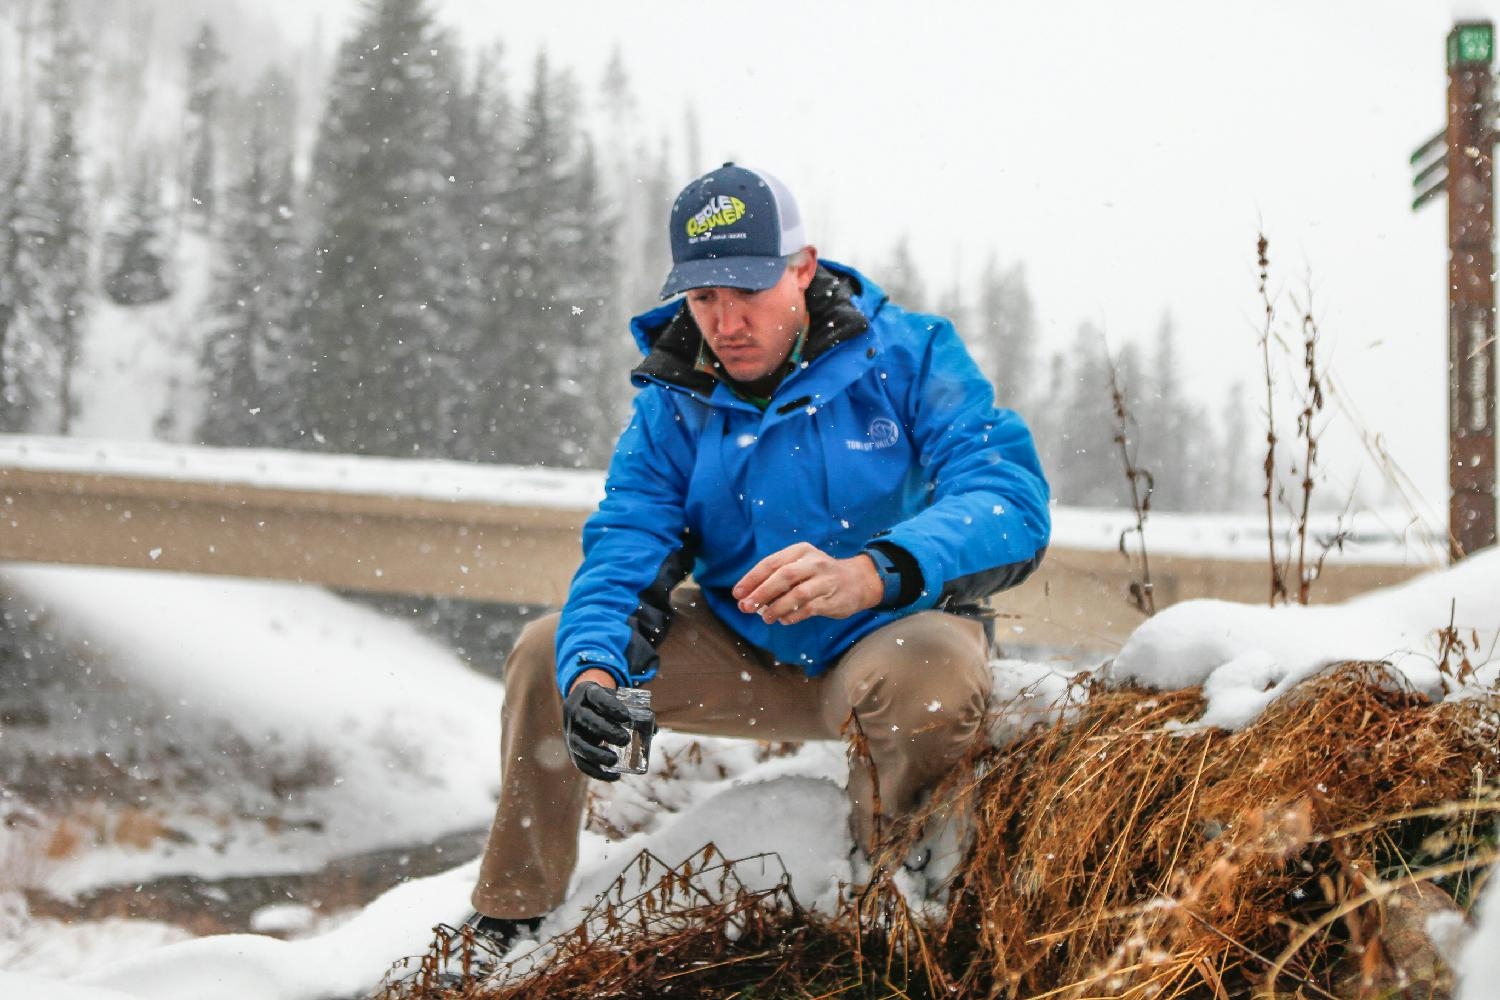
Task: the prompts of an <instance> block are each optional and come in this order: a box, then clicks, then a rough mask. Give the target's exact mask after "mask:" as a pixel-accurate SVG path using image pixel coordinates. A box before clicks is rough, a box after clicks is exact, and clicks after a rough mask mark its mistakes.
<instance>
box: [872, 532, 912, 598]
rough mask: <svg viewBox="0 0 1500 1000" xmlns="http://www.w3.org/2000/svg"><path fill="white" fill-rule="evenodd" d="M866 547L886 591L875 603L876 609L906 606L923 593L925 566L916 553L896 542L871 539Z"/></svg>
mask: <svg viewBox="0 0 1500 1000" xmlns="http://www.w3.org/2000/svg"><path fill="white" fill-rule="evenodd" d="M864 551H865V554H866V555H868V556H869V557H870V560H871V561H872V562H873V563H874V564H875V569H876V571H877V572H878V573H879V574H880V582H881V583H882V584H884V586H885V594H884V595H883V596H882V597H881V599H880V603H879V604H877V605H875V609H876V610H877V611H890V610H893V609H896V608H904V607H906V606H907V605H909V604H913V603H915V602H916V600H917V598H919V597H921V596H922V567H921V565H920V564H919V563H918V562H917V558H916V556H914V555H912V554H911V553H910V552H908V551H906V550H905V549H903V548H902V547H901V546H899V545H897V544H896V543H895V542H885V541H876V542H871V543H870V544H869V545H866V546H865V548H864Z"/></svg>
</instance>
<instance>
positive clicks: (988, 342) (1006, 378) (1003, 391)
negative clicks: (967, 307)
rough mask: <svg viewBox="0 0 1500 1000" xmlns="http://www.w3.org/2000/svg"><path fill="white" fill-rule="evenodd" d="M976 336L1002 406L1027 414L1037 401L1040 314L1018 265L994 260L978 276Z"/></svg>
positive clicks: (983, 363)
mask: <svg viewBox="0 0 1500 1000" xmlns="http://www.w3.org/2000/svg"><path fill="white" fill-rule="evenodd" d="M974 311H975V314H976V315H975V325H974V331H973V333H972V334H971V336H972V338H973V339H974V340H975V342H976V343H977V344H979V345H982V350H976V356H978V355H981V354H982V356H983V358H984V362H982V363H981V367H982V368H983V370H984V373H985V375H987V376H988V377H989V379H990V381H991V382H992V383H994V386H995V397H996V399H997V400H998V401H999V404H1000V405H1001V406H1006V407H1010V408H1012V409H1016V410H1021V411H1022V412H1025V411H1027V410H1029V409H1030V405H1029V404H1030V402H1031V400H1032V399H1033V398H1036V396H1037V394H1036V393H1035V390H1034V387H1033V386H1032V376H1033V369H1034V367H1035V365H1036V337H1037V333H1036V316H1035V312H1034V309H1033V307H1032V303H1031V290H1030V289H1029V288H1028V287H1027V286H1026V271H1025V269H1024V268H1023V267H1022V266H1021V264H1019V263H1017V264H1014V265H1012V266H1011V267H1008V268H1005V269H1003V270H1002V269H1001V268H1000V267H999V265H998V264H997V262H996V261H995V258H994V257H991V258H990V259H989V261H988V263H986V264H985V268H984V271H983V273H982V274H981V275H980V277H979V300H978V302H977V303H976V305H975V310H974Z"/></svg>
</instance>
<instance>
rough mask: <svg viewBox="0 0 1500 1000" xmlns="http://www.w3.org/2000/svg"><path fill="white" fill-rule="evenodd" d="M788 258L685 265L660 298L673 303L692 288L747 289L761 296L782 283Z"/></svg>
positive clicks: (716, 260)
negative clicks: (680, 294) (777, 283)
mask: <svg viewBox="0 0 1500 1000" xmlns="http://www.w3.org/2000/svg"><path fill="white" fill-rule="evenodd" d="M786 264H787V258H785V257H709V258H707V259H706V260H688V261H683V262H682V263H681V264H678V265H677V266H676V267H674V268H672V271H671V273H670V274H668V275H667V283H666V284H664V285H662V286H661V297H662V298H664V299H670V298H671V297H672V296H674V295H676V294H677V293H678V292H685V291H687V290H688V289H690V288H748V289H750V290H751V291H755V292H759V291H763V290H765V289H767V288H770V287H771V286H772V285H774V284H776V282H778V281H780V280H781V276H782V274H784V273H785V272H786Z"/></svg>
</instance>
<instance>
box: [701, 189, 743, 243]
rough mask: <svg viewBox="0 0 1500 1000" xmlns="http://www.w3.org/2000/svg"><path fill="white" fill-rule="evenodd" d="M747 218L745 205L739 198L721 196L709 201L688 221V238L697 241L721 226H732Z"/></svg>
mask: <svg viewBox="0 0 1500 1000" xmlns="http://www.w3.org/2000/svg"><path fill="white" fill-rule="evenodd" d="M744 216H745V203H744V202H743V201H740V200H739V199H738V198H736V197H734V196H732V195H727V194H721V195H719V196H718V197H717V198H710V199H708V204H707V205H704V206H703V207H702V208H700V209H699V210H698V214H697V215H694V216H693V217H692V218H691V219H688V221H687V234H688V238H689V239H692V240H697V239H698V238H699V237H701V236H703V235H705V234H707V233H710V232H712V231H713V230H714V229H716V228H718V227H719V226H732V225H734V224H735V223H736V222H739V221H740V219H742V218H744Z"/></svg>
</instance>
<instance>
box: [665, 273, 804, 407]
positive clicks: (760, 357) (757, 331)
mask: <svg viewBox="0 0 1500 1000" xmlns="http://www.w3.org/2000/svg"><path fill="white" fill-rule="evenodd" d="M817 268H818V260H817V255H816V253H814V252H813V251H811V249H809V251H808V252H807V254H806V255H805V256H801V257H798V258H795V259H794V260H793V262H792V263H791V264H789V265H787V269H786V271H784V272H783V273H782V275H781V280H780V281H778V282H776V284H774V285H772V286H771V287H770V288H767V289H766V290H765V291H760V292H753V291H748V290H746V289H742V288H694V289H692V290H690V291H689V292H688V293H687V303H688V311H689V312H691V313H692V314H693V320H694V321H695V322H696V323H697V324H698V329H699V330H701V331H703V337H704V339H705V340H707V341H708V346H709V349H710V350H712V351H713V352H714V357H716V358H718V359H719V363H720V364H721V365H723V366H724V371H725V372H726V373H727V374H728V375H729V377H730V378H732V379H734V380H735V381H736V382H754V381H756V380H757V379H762V378H765V377H766V376H767V375H770V374H771V373H772V372H774V371H776V369H777V368H779V367H781V364H782V362H784V361H786V359H787V356H788V355H790V354H791V353H792V345H793V344H795V343H796V342H797V334H799V333H801V332H802V328H803V326H805V325H806V323H807V286H808V285H810V284H811V283H812V279H813V274H814V273H816V271H817Z"/></svg>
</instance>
